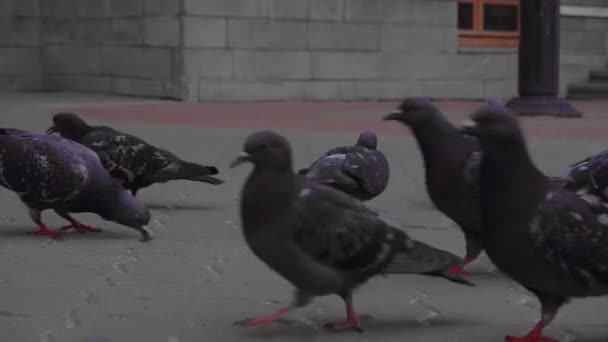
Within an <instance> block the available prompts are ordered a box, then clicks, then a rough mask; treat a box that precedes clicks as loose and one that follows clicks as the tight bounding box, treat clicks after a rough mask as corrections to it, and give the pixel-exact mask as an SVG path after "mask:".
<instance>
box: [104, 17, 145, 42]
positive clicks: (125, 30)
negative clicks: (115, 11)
mask: <svg viewBox="0 0 608 342" xmlns="http://www.w3.org/2000/svg"><path fill="white" fill-rule="evenodd" d="M111 25H112V26H111V27H112V28H111V33H110V39H109V40H110V42H111V43H114V44H128V45H136V44H142V43H143V42H144V22H143V19H142V18H127V19H113V20H112V24H111Z"/></svg>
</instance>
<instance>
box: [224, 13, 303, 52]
mask: <svg viewBox="0 0 608 342" xmlns="http://www.w3.org/2000/svg"><path fill="white" fill-rule="evenodd" d="M228 46H230V47H237V48H284V49H297V48H305V47H306V23H305V22H301V21H275V20H272V21H271V20H263V19H251V20H250V19H229V20H228Z"/></svg>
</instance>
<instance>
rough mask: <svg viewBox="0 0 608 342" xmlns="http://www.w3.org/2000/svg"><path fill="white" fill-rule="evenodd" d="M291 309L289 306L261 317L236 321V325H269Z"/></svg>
mask: <svg viewBox="0 0 608 342" xmlns="http://www.w3.org/2000/svg"><path fill="white" fill-rule="evenodd" d="M288 311H289V308H282V309H279V310H277V311H276V312H274V313H272V314H271V315H269V316H264V317H259V318H255V319H246V320H243V321H237V322H234V324H235V325H242V326H253V325H268V324H272V323H274V322H276V321H278V320H279V319H280V318H281V317H282V316H283V315H285V314H286V313H287V312H288Z"/></svg>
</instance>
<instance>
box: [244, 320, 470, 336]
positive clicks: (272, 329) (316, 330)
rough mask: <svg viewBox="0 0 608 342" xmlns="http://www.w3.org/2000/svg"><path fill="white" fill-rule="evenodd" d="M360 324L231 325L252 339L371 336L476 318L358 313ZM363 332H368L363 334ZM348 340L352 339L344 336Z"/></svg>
mask: <svg viewBox="0 0 608 342" xmlns="http://www.w3.org/2000/svg"><path fill="white" fill-rule="evenodd" d="M360 320H361V328H362V329H363V332H356V331H354V330H345V331H332V330H329V329H326V328H324V324H325V323H327V322H329V320H327V321H316V320H315V321H313V322H311V321H307V320H297V319H290V320H287V319H281V320H280V321H279V322H277V323H274V324H272V325H269V326H260V327H242V326H235V327H234V328H235V329H243V330H242V331H243V332H242V334H243V335H246V337H247V338H254V339H267V338H276V339H280V340H283V339H290V338H298V339H301V338H302V337H304V336H308V337H311V336H316V335H321V334H327V336H332V335H335V336H336V338H338V337H343V338H346V337H348V336H350V337H354V336H359V337H374V335H375V334H376V333H381V334H384V333H385V332H387V331H393V332H399V331H415V330H416V329H429V328H432V327H466V326H471V325H477V324H479V322H477V321H472V320H467V319H462V318H455V319H447V318H437V319H433V320H432V321H431V322H430V323H428V324H423V323H420V322H418V321H416V320H407V319H405V320H400V319H375V318H372V317H371V316H369V315H361V316H360ZM366 334H367V335H368V336H366ZM348 340H352V339H350V338H349V339H348Z"/></svg>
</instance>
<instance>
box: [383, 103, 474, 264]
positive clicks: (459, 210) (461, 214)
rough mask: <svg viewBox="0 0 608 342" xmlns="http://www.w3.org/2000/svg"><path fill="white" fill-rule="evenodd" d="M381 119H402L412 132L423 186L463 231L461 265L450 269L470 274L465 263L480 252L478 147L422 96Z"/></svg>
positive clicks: (439, 208)
mask: <svg viewBox="0 0 608 342" xmlns="http://www.w3.org/2000/svg"><path fill="white" fill-rule="evenodd" d="M384 120H395V121H398V122H401V123H403V124H405V125H407V126H408V127H410V129H411V130H412V131H413V133H414V136H415V137H416V141H417V142H418V147H419V148H420V151H421V153H422V157H423V159H424V168H425V180H426V189H427V192H428V194H429V197H430V199H431V201H432V202H433V204H434V205H435V207H437V209H438V210H439V211H441V212H442V213H443V214H444V215H446V216H447V217H449V218H450V219H451V220H453V221H454V222H456V224H458V226H459V227H460V228H461V229H462V232H463V233H464V237H465V242H466V256H465V258H464V264H463V265H458V266H457V267H454V268H452V270H451V271H452V272H454V273H460V274H470V272H468V271H465V270H464V269H463V267H464V265H466V264H467V263H470V262H471V261H473V260H475V259H476V258H477V257H478V256H479V254H481V252H482V251H483V248H482V247H481V243H480V242H479V234H480V233H479V232H480V228H481V215H480V213H479V164H480V162H481V148H480V147H479V143H478V142H477V140H476V139H475V138H472V137H469V136H466V135H464V134H462V133H461V132H460V131H459V130H458V128H457V127H455V126H453V125H452V124H451V123H450V122H449V121H448V120H447V119H446V118H445V117H444V116H443V115H442V113H441V112H440V111H439V109H438V108H437V107H435V105H433V103H432V102H431V101H430V100H429V99H428V98H425V97H411V98H407V99H405V100H404V101H403V102H402V103H401V105H400V107H399V109H398V110H397V111H395V112H393V113H390V114H388V115H386V116H385V117H384Z"/></svg>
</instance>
